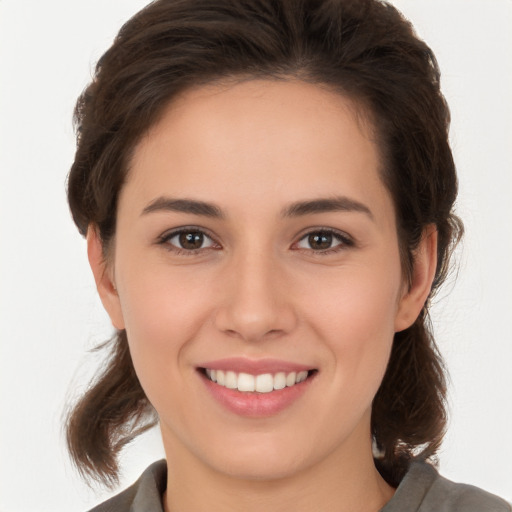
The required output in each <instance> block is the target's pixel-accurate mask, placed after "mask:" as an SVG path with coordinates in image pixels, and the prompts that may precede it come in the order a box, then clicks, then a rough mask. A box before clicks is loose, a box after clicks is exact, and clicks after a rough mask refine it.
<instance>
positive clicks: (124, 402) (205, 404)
mask: <svg viewBox="0 0 512 512" xmlns="http://www.w3.org/2000/svg"><path fill="white" fill-rule="evenodd" d="M76 119H77V125H78V131H79V137H78V147H77V153H76V157H75V162H74V164H73V167H72V169H71V172H70V177H69V190H68V194H69V203H70V207H71V210H72V213H73V218H74V220H75V223H76V224H77V226H78V228H79V230H80V232H81V233H82V234H83V235H86V236H87V241H88V254H89V261H90V263H91V267H92V270H93V273H94V276H95V279H96V284H97V287H98V291H99V294H100V297H101V299H102V302H103V305H104V306H105V309H106V310H107V312H108V314H109V315H110V318H111V320H112V323H113V325H114V326H115V327H116V328H117V329H118V334H117V338H116V340H115V341H114V347H113V352H112V358H111V360H110V362H109V365H108V367H107V369H106V371H105V372H104V374H102V375H101V376H100V377H99V378H98V380H97V381H96V383H95V384H94V386H93V387H92V388H91V389H90V390H89V391H88V392H87V394H86V395H85V396H84V397H83V398H82V399H81V401H80V402H79V403H78V404H77V406H76V408H75V410H74V411H73V413H72V415H71V416H70V418H69V424H68V440H69V445H70V449H71V453H72V455H73V457H74V459H75V461H76V463H77V465H78V467H79V469H80V470H81V471H82V472H84V474H89V475H91V476H97V477H99V478H101V479H103V480H105V481H107V482H108V481H115V478H116V475H117V464H116V455H117V453H118V452H119V450H120V449H121V448H122V446H124V445H125V444H126V443H127V442H129V441H130V440H131V439H133V437H134V436H136V435H137V434H138V433H140V432H142V431H144V430H146V429H147V428H149V427H150V426H152V425H154V424H155V423H156V422H157V421H158V422H159V424H160V429H161V432H162V439H163V443H164V447H165V452H166V459H167V463H164V462H161V463H158V464H156V465H154V466H152V467H151V468H149V469H148V471H147V472H146V473H144V475H143V476H142V477H141V480H140V481H139V482H138V483H137V484H136V485H135V486H134V487H132V488H131V489H129V490H127V491H125V492H124V493H122V494H121V495H119V496H118V497H116V498H114V499H113V500H112V501H110V502H108V503H107V504H104V505H101V506H100V507H99V508H98V510H128V509H129V508H130V507H133V508H132V509H133V510H143V509H144V507H146V508H150V509H154V510H166V511H173V510H203V509H206V508H208V509H211V508H212V507H213V508H214V509H215V510H233V509H237V510H240V509H242V510H261V509H265V510H267V509H270V510H289V509H290V510H291V509H292V508H293V509H294V510H301V509H303V510H326V511H328V510H369V511H370V510H381V509H382V510H386V511H393V510H402V509H403V508H404V507H407V510H419V509H420V508H419V507H422V508H421V510H483V509H486V510H510V508H509V507H508V506H507V505H506V503H505V502H503V501H502V500H499V498H496V497H493V496H491V495H489V494H487V493H485V492H484V491H480V490H478V489H475V488H470V487H466V486H460V485H456V484H453V483H451V482H449V481H447V480H445V479H443V478H442V477H440V476H439V475H438V474H437V473H436V471H435V470H434V468H433V467H432V466H431V465H429V464H428V463H427V462H425V461H428V460H432V459H433V457H434V456H435V453H436V451H437V449H438V448H439V445H440V443H441V440H442V436H443V433H444V429H445V422H446V416H445V410H444V397H445V391H446V387H445V380H444V373H443V372H444V370H443V364H442V361H441V359H440V357H439V355H438V353H437V349H436V347H435V344H434V341H433V338H432V335H431V333H430V331H429V330H428V323H427V312H428V301H429V298H430V297H431V295H432V293H433V292H434V291H435V290H436V289H437V287H438V286H439V285H440V284H441V283H442V282H443V280H444V278H445V277H446V273H447V269H448V263H449V255H450V252H451V250H452V249H453V246H454V245H455V243H456V242H457V240H458V239H459V237H460V235H461V233H462V227H461V224H460V222H459V220H458V219H457V217H456V216H455V215H454V214H453V212H452V208H453V203H454V201H455V197H456V191H457V182H456V176H455V170H454V165H453V159H452V155H451V151H450V149H449V146H448V143H447V129H448V122H449V115H448V110H447V107H446V104H445V102H444V99H443V97H442V95H441V93H440V91H439V72H438V69H437V65H436V62H435V58H434V56H433V54H432V52H431V51H430V50H429V48H428V47H427V46H426V45H425V44H424V43H423V42H421V41H420V40H418V39H417V38H416V36H415V35H414V33H413V32H412V29H411V27H410V25H409V24H408V23H406V22H405V21H404V20H403V18H401V17H400V15H399V14H398V13H397V12H396V11H395V10H394V9H393V8H391V7H389V6H387V5H385V4H382V3H379V2H370V1H368V2H367V1H365V2H351V1H336V2H311V3H310V2H298V1H297V2H270V1H269V2H262V1H258V2H256V1H254V2H251V1H247V2H233V1H229V2H228V1H225V2H220V1H190V0H186V1H174V2H170V1H159V2H155V3H153V4H151V5H150V6H148V7H147V8H146V9H144V10H143V11H141V12H140V13H139V14H138V15H136V16H135V17H134V18H133V19H132V20H130V22H128V23H127V24H126V25H125V26H124V27H123V29H121V32H120V34H119V36H118V38H117V39H116V41H115V43H114V45H113V46H112V48H111V49H110V50H109V51H108V52H107V53H106V54H105V55H104V56H103V58H102V59H101V60H100V62H99V64H98V68H97V72H96V76H95V79H94V81H93V82H92V84H91V85H90V86H89V87H88V89H87V90H86V91H85V92H84V94H83V95H82V97H81V98H80V99H79V102H78V104H77V110H76ZM197 488H200V489H201V493H197V492H194V491H196V489H197ZM212 504H213V505H212ZM443 507H444V508H443Z"/></svg>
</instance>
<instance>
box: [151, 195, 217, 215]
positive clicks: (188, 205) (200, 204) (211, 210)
mask: <svg viewBox="0 0 512 512" xmlns="http://www.w3.org/2000/svg"><path fill="white" fill-rule="evenodd" d="M160 211H168V212H182V213H191V214H193V215H201V216H204V217H212V218H215V219H223V218H224V217H225V216H224V214H223V213H222V210H221V209H220V208H219V207H218V206H216V205H214V204H212V203H207V202H205V201H197V200H195V199H174V198H172V197H158V198H157V199H155V200H154V201H151V203H149V204H148V205H147V206H146V207H145V208H144V209H143V210H142V213H141V215H146V214H148V213H152V212H160Z"/></svg>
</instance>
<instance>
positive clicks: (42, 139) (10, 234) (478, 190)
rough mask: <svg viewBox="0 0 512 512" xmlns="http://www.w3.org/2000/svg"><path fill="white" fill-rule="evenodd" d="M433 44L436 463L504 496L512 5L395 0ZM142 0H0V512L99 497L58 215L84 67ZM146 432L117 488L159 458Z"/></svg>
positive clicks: (88, 337)
mask: <svg viewBox="0 0 512 512" xmlns="http://www.w3.org/2000/svg"><path fill="white" fill-rule="evenodd" d="M395 3H396V5H397V6H398V7H399V8H401V9H402V10H403V12H404V14H405V15H406V16H407V17H409V18H410V19H411V20H412V21H413V23H414V24H415V26H416V29H417V31H418V32H419V34H420V35H421V36H422V37H423V38H425V39H426V41H427V42H428V43H429V44H430V46H431V47H432V48H433V49H434V51H435V53H436V55H437V57H438V60H439V63H440V66H441V70H442V72H443V81H442V85H443V90H444V92H445V95H446V96H447V98H448V101H449V103H450V106H451V110H452V116H453V122H452V131H451V139H452V144H453V149H454V153H455V157H456V162H457V166H458V170H459V176H460V185H461V186H460V188H461V190H460V198H459V202H458V212H459V214H460V215H461V216H462V217H463V219H464V221H465V224H466V230H467V235H466V238H465V242H464V245H463V247H462V251H459V261H460V274H459V276H458V278H457V280H456V282H452V283H451V284H449V285H448V286H447V287H446V288H445V290H444V292H442V293H441V296H440V297H439V300H438V305H437V306H436V308H435V310H434V314H433V316H434V320H435V328H436V335H437V339H438V342H439V345H440V346H441V350H442V351H443V353H444V355H445V357H446V359H447V362H448V366H449V369H450V372H451V379H452V384H451V387H450V409H451V425H450V430H449V434H448V436H447V438H446V442H445V444H444V448H443V450H442V452H441V454H440V456H441V457H440V458H441V472H442V473H443V474H444V475H445V476H447V477H449V478H451V479H454V480H457V481H465V482H468V483H472V484H475V485H478V486H480V487H484V488H486V489H488V490H489V491H492V492H494V493H497V494H500V495H501V496H503V497H505V498H506V499H508V500H512V442H511V437H512V372H511V369H510V367H511V363H512V322H511V317H512V264H511V262H510V261H511V258H510V255H511V254H512V228H511V224H512V222H511V221H512V101H511V95H512V59H511V58H510V56H511V54H512V52H511V50H512V30H511V27H512V1H511V0H400V1H398V0H397V1H396V2H395ZM145 4H146V0H80V1H78V0H45V1H41V0H0V80H1V82H0V87H1V88H0V130H1V131H0V173H1V181H0V248H1V250H0V379H1V380H0V406H1V420H0V421H1V425H0V512H25V511H36V512H37V511H52V512H59V511H70V510H77V511H78V510H85V509H87V508H89V507H91V506H92V505H93V504H95V503H98V502H99V501H101V500H103V499H105V497H106V496H108V495H109V493H107V492H105V491H104V490H101V489H100V490H95V491H92V490H89V489H88V488H87V487H86V485H85V484H84V483H82V482H81V481H80V479H79V478H78V476H77V475H76V473H75V472H74V470H73V468H72V466H71V465H70V463H69V461H68V459H67V455H66V452H65V448H64V443H63V439H62V432H61V424H62V414H63V409H64V407H65V404H66V402H67V400H69V399H70V398H72V397H73V396H75V395H76V393H77V392H79V391H80V390H81V389H83V387H84V385H85V383H86V381H87V377H88V376H90V375H91V372H92V371H93V370H94V368H95V363H96V362H97V360H96V356H91V355H87V350H88V349H90V348H92V347H93V346H94V345H95V344H96V343H98V342H100V341H102V340H104V339H105V338H107V337H108V336H109V335H110V332H111V329H110V326H109V323H108V321H107V319H106V317H105V315H104V314H103V312H102V309H101V306H100V303H99V300H98V299H97V297H96V294H95V290H94V286H93V281H92V277H91V275H90V272H89V269H88V266H87V261H86V255H85V243H84V241H83V240H82V239H81V238H80V237H79V235H78V233H77V232H76V230H75V228H74V225H73V224H72V222H71V219H70V216H69V214H68V209H67V204H66V200H65V180H66V174H67V171H68V168H69V166H70V164H71V162H72V158H73V153H74V134H73V130H72V126H71V114H72V110H73V105H74V101H75V99H76V97H77V96H78V94H79V93H80V91H81V90H82V89H83V88H84V86H85V85H86V83H87V82H88V81H89V79H90V77H91V72H92V68H93V65H94V63H95V62H96V60H97V59H98V58H99V56H100V55H101V54H102V53H103V51H104V50H106V48H107V47H108V46H109V45H110V43H111V41H112V39H113V37H114V35H115V33H116V32H117V30H118V29H119V27H120V26H121V24H122V22H124V21H125V20H126V19H127V18H128V17H129V16H131V15H132V14H134V13H135V12H136V11H137V10H138V9H139V8H140V7H142V6H143V5H145ZM161 456H162V451H161V447H160V443H159V440H158V432H156V433H153V434H150V435H148V436H146V437H145V438H144V439H141V440H140V441H137V442H136V443H135V445H134V446H133V447H132V448H130V449H129V450H128V452H127V453H126V455H125V456H124V458H123V461H122V462H123V468H124V477H123V480H122V486H125V485H127V484H128V483H130V482H131V481H133V480H134V479H135V478H136V477H137V476H138V475H139V473H140V472H141V471H142V470H143V468H144V467H146V465H148V464H149V463H150V462H151V461H153V460H155V459H157V458H160V457H161Z"/></svg>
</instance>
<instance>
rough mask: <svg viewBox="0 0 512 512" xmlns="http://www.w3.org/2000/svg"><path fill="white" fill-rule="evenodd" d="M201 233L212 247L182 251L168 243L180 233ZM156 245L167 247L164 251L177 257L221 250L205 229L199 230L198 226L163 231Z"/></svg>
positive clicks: (180, 248) (182, 249)
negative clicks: (209, 241) (170, 252)
mask: <svg viewBox="0 0 512 512" xmlns="http://www.w3.org/2000/svg"><path fill="white" fill-rule="evenodd" d="M192 232H195V233H201V234H202V235H203V236H204V237H205V238H208V239H210V240H211V241H212V242H213V244H212V245H213V246H208V247H202V248H200V249H184V248H182V247H178V246H177V245H174V244H171V243H170V242H169V241H170V240H171V239H172V238H174V237H175V236H178V235H180V234H182V233H192ZM157 244H158V245H164V246H167V247H166V249H167V250H168V251H172V252H174V253H176V254H178V255H180V254H185V255H187V256H190V255H194V254H198V253H199V252H203V251H205V250H211V249H215V250H218V249H220V248H221V246H220V244H219V243H218V242H217V240H216V238H215V237H214V236H213V235H212V234H211V233H210V232H209V231H208V230H207V229H205V228H201V227H199V226H193V225H192V226H180V227H179V228H173V229H169V230H167V231H165V232H164V233H162V234H161V235H160V236H158V238H157Z"/></svg>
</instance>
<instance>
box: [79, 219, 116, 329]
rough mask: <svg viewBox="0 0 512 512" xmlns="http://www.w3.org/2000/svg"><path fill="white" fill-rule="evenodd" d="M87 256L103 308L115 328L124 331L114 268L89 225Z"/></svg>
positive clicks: (94, 228) (92, 227) (93, 228)
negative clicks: (109, 263) (108, 261)
mask: <svg viewBox="0 0 512 512" xmlns="http://www.w3.org/2000/svg"><path fill="white" fill-rule="evenodd" d="M87 256H88V258H89V265H90V266H91V270H92V273H93V275H94V281H95V282H96V288H97V290H98V293H99V296H100V299H101V302H102V303H103V307H104V308H105V310H106V312H107V313H108V315H109V316H110V320H111V321H112V324H113V326H114V327H115V328H116V329H124V320H123V314H122V310H121V302H120V300H119V295H118V293H117V289H116V286H115V282H114V279H113V272H112V268H111V267H109V265H108V263H107V261H106V260H105V257H104V254H103V246H102V243H101V240H100V237H99V235H98V232H97V230H96V227H95V226H93V225H89V228H88V229H87Z"/></svg>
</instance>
